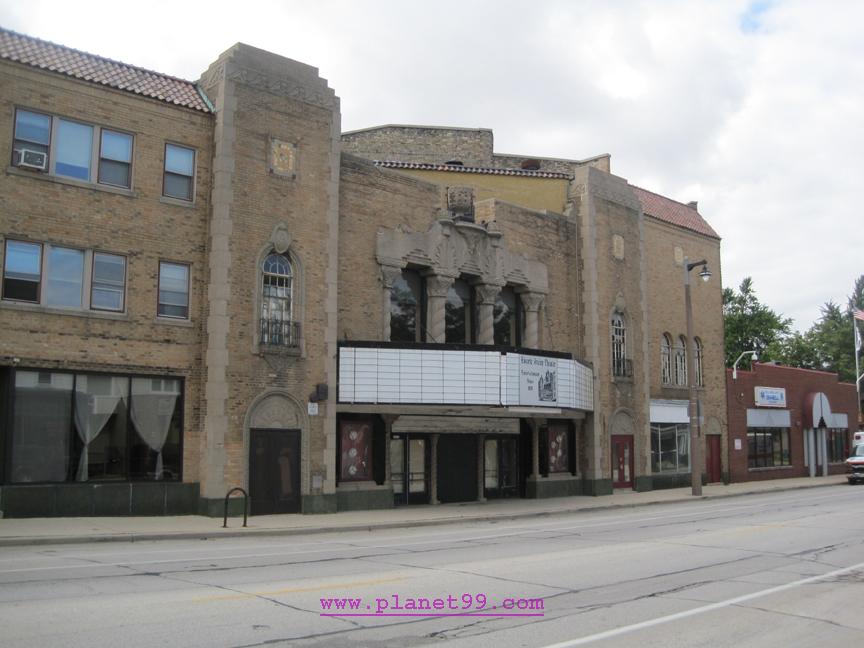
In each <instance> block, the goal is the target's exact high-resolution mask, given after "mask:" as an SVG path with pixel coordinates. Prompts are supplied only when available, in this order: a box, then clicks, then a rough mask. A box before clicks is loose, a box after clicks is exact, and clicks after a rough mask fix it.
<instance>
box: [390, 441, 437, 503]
mask: <svg viewBox="0 0 864 648" xmlns="http://www.w3.org/2000/svg"><path fill="white" fill-rule="evenodd" d="M390 483H391V484H392V485H393V500H394V502H395V503H396V504H428V503H429V438H428V436H426V435H422V436H420V435H414V434H399V435H394V436H393V438H392V439H390Z"/></svg>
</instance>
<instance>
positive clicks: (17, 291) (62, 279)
mask: <svg viewBox="0 0 864 648" xmlns="http://www.w3.org/2000/svg"><path fill="white" fill-rule="evenodd" d="M3 259H4V260H3V300H4V301H15V302H25V303H32V304H39V305H42V306H50V307H53V308H64V309H71V310H104V311H114V312H122V311H123V310H124V307H125V294H126V257H124V256H122V255H119V254H110V253H108V252H99V251H95V250H82V249H78V248H71V247H62V246H59V245H49V244H47V243H36V242H32V241H15V240H11V239H7V240H6V245H5V247H4V256H3Z"/></svg>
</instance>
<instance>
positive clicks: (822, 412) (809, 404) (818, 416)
mask: <svg viewBox="0 0 864 648" xmlns="http://www.w3.org/2000/svg"><path fill="white" fill-rule="evenodd" d="M804 404H805V406H804V427H805V428H816V427H819V422H820V421H824V422H825V427H828V428H843V429H848V427H849V416H848V415H847V414H845V413H841V412H837V413H835V412H832V411H831V402H830V401H829V400H828V396H826V395H825V394H824V393H822V392H812V393H810V394H807V398H806V399H805V400H804Z"/></svg>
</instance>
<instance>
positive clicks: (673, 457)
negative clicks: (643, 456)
mask: <svg viewBox="0 0 864 648" xmlns="http://www.w3.org/2000/svg"><path fill="white" fill-rule="evenodd" d="M689 471H690V426H689V425H687V424H686V423H652V424H651V472H653V473H666V472H669V473H672V472H689Z"/></svg>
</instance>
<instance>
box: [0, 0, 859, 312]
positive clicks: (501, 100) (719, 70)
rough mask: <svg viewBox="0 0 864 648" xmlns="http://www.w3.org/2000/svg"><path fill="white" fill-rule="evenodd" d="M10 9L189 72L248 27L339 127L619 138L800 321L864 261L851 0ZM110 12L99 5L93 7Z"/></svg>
mask: <svg viewBox="0 0 864 648" xmlns="http://www.w3.org/2000/svg"><path fill="white" fill-rule="evenodd" d="M0 2H2V4H0V24H2V25H3V26H5V27H9V28H12V29H16V30H18V31H22V32H24V33H28V34H31V35H34V36H38V37H41V38H46V39H49V40H53V41H55V42H59V43H62V44H65V45H69V46H72V47H77V48H80V49H84V50H87V51H92V52H94V53H97V54H101V55H103V56H107V57H110V58H115V59H119V60H123V61H126V62H128V63H133V64H136V65H140V66H143V67H148V68H152V69H157V70H160V71H162V72H166V73H169V74H174V75H177V76H180V77H184V78H190V79H194V78H197V76H198V75H199V74H200V73H201V72H203V71H204V70H205V69H206V68H207V66H208V65H209V64H210V62H212V61H213V60H215V58H216V57H217V56H218V55H219V54H220V53H221V52H222V51H224V50H225V49H227V48H228V47H230V46H231V45H232V44H233V43H235V42H237V41H243V42H246V43H248V44H250V45H254V46H256V47H261V48H263V49H267V50H270V51H273V52H277V53H279V54H282V55H284V56H288V57H290V58H294V59H297V60H300V61H303V62H305V63H309V64H311V65H314V66H316V67H318V68H319V69H320V71H321V74H322V75H323V76H324V77H325V78H327V79H328V80H329V82H330V85H331V86H332V87H334V88H335V89H336V91H337V93H338V94H339V95H340V97H341V98H342V110H343V126H344V128H346V129H355V128H362V127H366V126H372V125H375V124H381V123H390V122H395V123H426V124H441V125H458V126H484V127H488V128H493V129H494V131H495V138H496V149H497V150H498V151H501V152H511V153H525V154H535V155H541V156H562V157H569V158H584V157H588V156H591V155H595V154H598V153H604V152H608V153H611V154H612V165H613V172H615V173H616V174H618V175H622V176H624V177H626V178H628V179H629V180H630V181H631V182H633V183H634V184H639V185H641V186H645V187H647V188H649V189H652V190H655V191H659V192H661V193H665V194H667V195H669V196H670V197H672V198H676V199H679V200H682V201H685V202H686V201H689V200H698V201H699V205H700V211H701V212H702V213H703V215H705V217H706V218H708V220H709V221H710V222H711V223H712V225H713V226H714V227H715V229H717V231H718V232H719V233H720V234H721V236H722V237H723V278H724V282H725V284H726V285H728V286H737V285H738V283H740V281H741V279H742V278H743V277H745V276H752V277H753V278H754V282H755V286H756V290H757V293H758V294H759V296H760V298H761V299H762V300H763V301H765V302H766V303H768V304H769V305H770V306H771V307H772V308H774V309H775V310H778V311H780V312H782V313H784V314H785V315H787V316H790V317H793V318H794V319H795V321H796V325H797V326H798V327H799V328H802V329H803V328H806V327H808V326H809V325H810V324H811V323H812V321H813V320H814V319H815V318H817V317H818V316H819V307H820V305H821V304H822V303H823V302H825V301H827V300H828V299H834V300H835V301H842V302H845V297H846V295H847V293H848V292H850V290H851V287H852V284H853V282H854V279H855V278H856V277H857V276H858V275H859V274H862V273H864V264H862V263H861V262H860V261H859V259H860V258H861V250H862V249H864V245H862V243H864V240H862V239H864V235H862V233H861V231H862V229H861V225H860V221H861V219H860V217H858V216H857V213H856V211H857V210H856V205H857V200H856V199H857V195H858V191H857V189H858V185H859V184H860V180H859V178H861V176H862V172H864V169H862V164H861V162H860V159H861V154H860V152H861V151H862V150H864V141H862V140H864V129H862V128H861V126H860V123H859V122H860V112H861V106H862V99H864V51H862V50H864V41H862V40H861V38H860V36H859V33H858V32H859V31H860V28H859V25H860V24H861V23H862V18H864V5H860V3H854V2H842V1H839V0H838V1H836V2H819V3H814V2H809V1H807V0H788V1H777V2H764V1H762V2H749V1H747V0H735V1H732V2H726V1H723V2H712V1H705V2H693V1H692V0H669V1H665V2H654V1H649V0H645V1H638V0H633V1H630V2H614V3H612V2H607V1H604V0H583V1H578V2H576V1H568V0H540V1H538V2H533V3H530V4H528V3H524V2H517V1H514V0H500V1H493V0H488V1H484V0H461V1H458V2H457V1H455V0H439V1H437V2H435V3H412V2H404V1H401V2H397V1H395V0H378V1H376V2H374V3H373V2H356V1H349V0H339V1H334V0H330V1H320V2H301V1H294V2H285V1H279V0H268V1H261V0H249V1H248V2H247V3H245V4H244V5H243V6H242V7H241V9H240V10H239V11H238V6H237V5H236V4H232V5H230V7H229V5H227V4H225V5H223V4H222V3H219V2H215V3H214V2H212V1H211V2H207V3H202V2H170V3H169V2H165V1H164V0H154V1H151V2H149V3H147V4H146V5H141V6H140V7H138V8H137V9H136V11H135V14H134V16H133V17H132V18H131V19H130V18H129V17H128V16H127V15H125V14H123V15H121V14H120V13H119V12H118V9H117V7H118V5H117V3H116V1H111V2H107V1H100V0H81V1H80V2H77V3H74V4H68V3H67V4H62V3H59V4H58V3H54V2H48V1H47V0H31V1H30V2H28V3H23V2H12V1H11V0H0ZM94 16H100V17H101V19H100V20H99V21H96V20H93V17H94Z"/></svg>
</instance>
